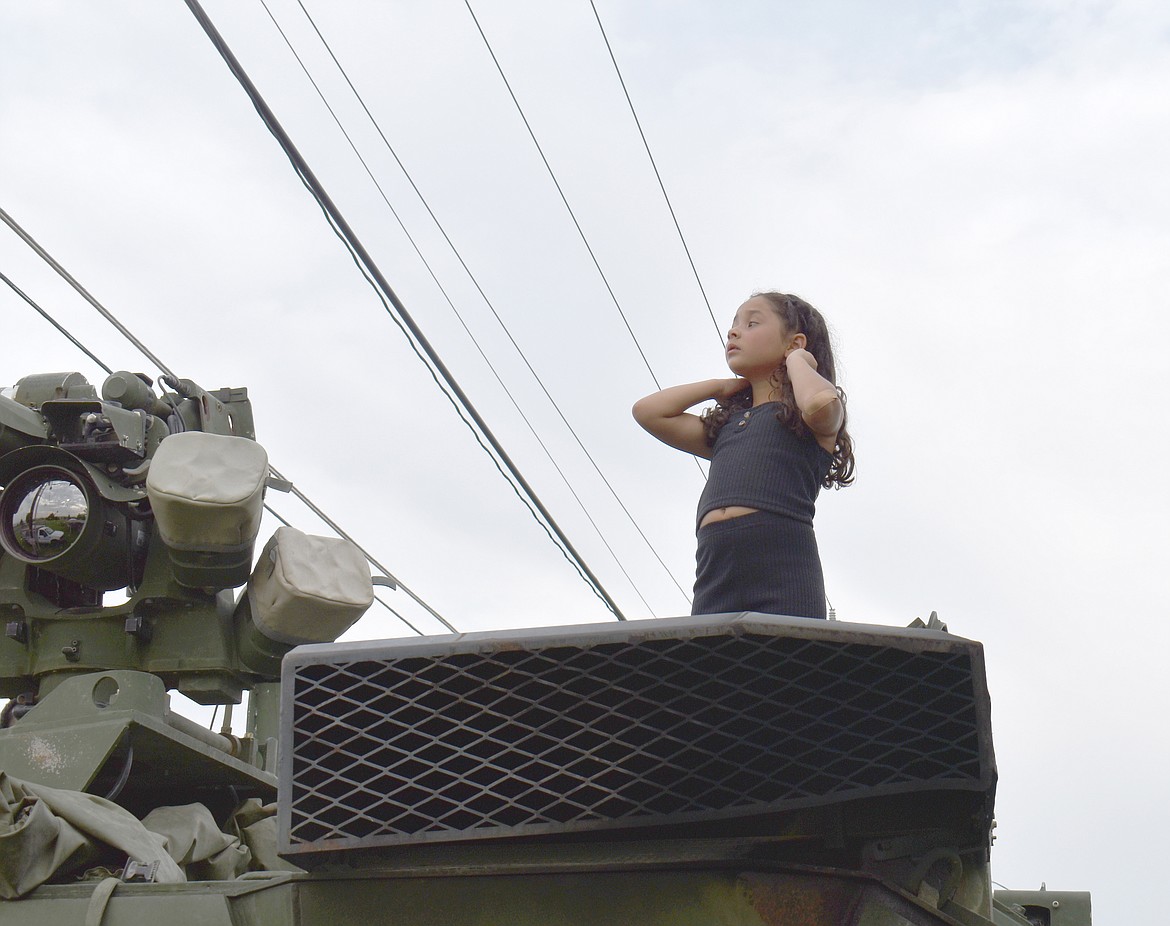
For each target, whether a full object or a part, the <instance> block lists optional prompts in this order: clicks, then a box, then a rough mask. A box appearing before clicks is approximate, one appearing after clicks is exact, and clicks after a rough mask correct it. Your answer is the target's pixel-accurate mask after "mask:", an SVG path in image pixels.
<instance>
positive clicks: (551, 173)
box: [463, 0, 662, 389]
mask: <svg viewBox="0 0 1170 926" xmlns="http://www.w3.org/2000/svg"><path fill="white" fill-rule="evenodd" d="M463 2H464V5H465V6H466V7H467V12H468V13H470V14H471V19H472V21H473V22H474V23H475V28H476V29H478V30H479V35H480V38H482V39H483V44H484V46H485V47H486V48H487V50H488V54H489V55H491V59H492V63H493V64H495V66H496V70H497V71H499V73H500V79H501V80H503V81H504V86H505V87H506V88H507V89H508V95H509V96H510V97H511V98H512V102H513V103H514V104H515V105H516V112H518V113H519V114H520V119H521V120H522V121H523V123H524V128H526V129H527V130H528V136H529V138H531V139H532V143H533V144H534V145H535V146H536V151H537V153H538V154H539V155H540V160H541V161H543V162H544V166H545V169H546V170H547V171H548V175H549V177H551V178H552V182H553V186H555V187H556V188H557V193H559V194H560V197H561V202H562V203H564V204H565V209H567V210H568V212H569V217H570V218H571V219H572V220H573V226H574V227H575V228H576V229H577V234H578V235H580V236H581V241H582V243H583V244H584V245H585V250H586V251H588V252H589V257H590V259H591V260H592V261H593V266H594V267H596V268H597V272H598V274H599V275H600V276H601V281H602V283H604V284H605V290H606V292H608V293H609V298H610V299H612V300H613V304H614V308H616V309H617V311H618V315H620V316H621V317H622V322H623V323H624V324H625V326H626V331H628V332H629V333H630V338H631V339H632V340H633V342H634V346H635V347H636V348H637V349H638V354H639V355H640V356H641V357H642V362H643V363H644V364H645V365H646V370H647V371H648V372H649V373H650V378H651V379H652V380H654V385H655V386H656V387H657V388H659V389H661V388H662V384H661V383H659V382H658V377H657V376H655V375H654V370H653V368H652V367H651V366H650V361H649V360H647V359H646V352H645V351H643V350H642V345H641V344H640V343H638V336H637V335H635V334H634V329H633V328H631V327H630V320H629V319H628V318H626V313H625V312H623V311H622V307H621V303H619V302H618V298H617V296H616V295H615V294H614V291H613V287H611V286H610V285H609V279H608V278H607V277H606V275H605V271H604V270H602V269H601V264H600V263H599V262H598V260H597V255H596V254H594V253H593V248H592V246H590V244H589V239H588V238H587V237H585V230H584V229H583V228H581V223H580V222H578V221H577V215H576V213H574V212H573V207H572V206H570V205H569V199H568V197H567V196H565V191H564V190H563V189H561V184H560V181H558V180H557V175H556V173H555V172H554V171H553V169H552V165H551V164H549V162H548V158H547V157H545V155H544V149H543V148H542V147H541V146H540V142H539V141H537V138H536V133H535V132H534V131H533V130H532V126H531V125H530V124H529V122H528V117H527V116H526V115H524V109H523V107H522V106H521V105H520V101H519V100H518V99H517V98H516V94H515V92H514V91H513V90H512V85H511V84H510V83H509V82H508V77H507V75H506V74H505V73H504V69H503V67H501V66H500V61H499V59H498V58H497V57H496V53H495V52H494V51H493V50H492V45H491V42H489V41H488V37H487V35H486V34H485V33H484V31H483V26H481V25H480V24H479V19H477V18H476V15H475V10H473V9H472V8H471V2H470V0H463Z"/></svg>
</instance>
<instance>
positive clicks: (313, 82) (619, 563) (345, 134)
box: [260, 0, 685, 613]
mask: <svg viewBox="0 0 1170 926" xmlns="http://www.w3.org/2000/svg"><path fill="white" fill-rule="evenodd" d="M299 2H300V0H298V3H299ZM260 5H261V6H262V7H264V12H266V13H267V14H268V18H269V19H270V20H272V25H273V26H275V27H276V31H277V32H279V33H280V37H281V38H282V39H284V43H285V45H287V46H288V50H289V52H290V53H291V54H292V56H293V57H294V58H295V59H296V62H297V64H298V65H300V68H301V70H302V71H303V72H304V75H305V78H306V79H307V80H308V81H309V83H310V84H311V85H312V87H313V90H314V91H316V93H317V96H318V97H319V98H320V100H321V104H322V105H323V106H324V107H325V109H326V110H327V111H328V113H329V115H330V116H331V117H332V119H333V121H334V123H335V124H336V125H337V128H338V131H340V132H341V134H342V136H343V137H344V138H345V140H346V142H347V143H348V144H349V147H350V149H351V150H352V151H353V153H354V156H355V157H356V158H357V159H358V161H359V162H360V163H361V165H362V167H363V169H364V170H365V172H366V175H367V176H368V177H369V178H370V182H371V183H373V184H374V188H375V189H376V190H377V191H378V195H379V196H381V198H382V202H384V203H385V204H386V208H387V209H389V210H390V214H391V215H392V216H394V220H395V221H396V222H397V223H398V227H399V228H400V229H402V234H403V235H405V236H406V240H407V241H408V242H410V246H411V248H413V249H414V253H415V254H416V255H418V259H419V260H420V261H422V265H423V266H424V267H425V268H426V270H427V273H428V274H429V275H430V277H431V280H432V281H433V282H434V284H435V286H436V288H438V290H439V292H440V293H441V294H442V296H443V299H444V300H445V301H446V303H447V305H448V306H449V307H450V309H451V311H452V313H454V315H455V318H456V319H457V320H458V321H459V324H460V325H461V326H462V327H463V330H464V332H466V334H467V337H468V338H470V340H471V343H472V344H473V345H475V349H476V351H477V352H478V353H479V356H480V357H481V358H482V359H483V362H484V363H485V364H487V368H488V369H489V370H491V373H492V376H494V377H495V379H496V382H497V383H499V385H500V388H501V389H503V390H504V394H505V395H506V396H507V397H508V400H509V401H510V402H511V403H512V407H513V408H514V409H516V412H517V414H519V415H520V418H521V419H522V420H523V421H524V424H525V425H526V426H527V427H528V430H529V432H530V433H531V434H532V436H533V438H534V439H535V440H536V442H537V443H538V444H539V445H540V449H541V450H543V451H544V455H545V456H546V457H547V458H548V461H549V463H551V464H552V466H553V469H555V470H556V471H557V475H559V476H560V477H561V481H562V482H563V483H564V484H565V488H567V489H568V490H569V492H570V494H571V495H572V496H573V498H574V500H575V501H576V502H577V505H578V507H580V509H581V511H582V513H584V515H585V517H586V518H587V519H588V520H589V523H590V524H591V525H592V526H593V530H594V532H595V533H596V534H597V536H598V537H599V538H600V540H601V542H602V543H603V544H604V545H605V548H606V549H607V550H608V551H609V554H610V556H611V557H612V558H613V561H614V562H615V563H616V564H617V567H618V569H620V570H621V572H622V574H623V575H624V576H625V577H626V581H628V582H629V583H630V587H631V588H632V589H633V590H634V593H635V594H636V595H637V596H638V597H639V598H640V599H641V600H642V603H643V604H644V605H646V608H647V609H648V610H650V611H651V613H653V610H652V609H651V608H650V603H649V602H648V601H647V600H646V598H645V596H644V595H643V594H642V591H641V589H639V588H638V586H637V584H636V583H635V582H634V580H633V577H631V576H630V574H629V572H628V571H627V570H626V567H625V565H624V564H623V563H622V561H621V559H619V558H618V556H617V554H616V553H615V552H614V550H613V547H612V546H610V543H609V540H607V539H606V537H605V534H604V533H602V531H601V528H600V527H599V526H598V524H597V521H596V520H594V518H593V515H592V514H590V512H589V509H588V508H586V507H585V503H584V501H582V499H581V496H580V495H578V494H577V490H576V489H574V488H573V485H572V483H570V482H569V479H568V477H567V476H566V475H565V473H564V470H562V469H561V467H560V464H559V463H557V461H556V459H555V458H554V457H553V455H552V452H551V451H550V450H549V449H548V446H547V445H546V444H545V442H544V440H543V438H541V436H540V434H538V433H537V431H536V428H535V427H533V425H532V422H531V421H530V420H529V418H528V416H527V415H526V414H525V413H524V410H523V409H522V408H521V407H520V403H519V402H517V401H516V397H515V396H514V395H512V391H511V390H510V389H509V388H508V386H507V384H506V383H505V382H504V380H503V377H501V376H500V374H499V372H498V371H497V370H496V368H495V365H494V364H493V363H492V362H491V360H489V359H488V356H487V354H486V353H485V352H484V350H483V348H482V347H481V346H480V343H479V340H478V339H477V338H476V337H475V335H474V334H473V333H472V331H471V328H470V327H468V324H467V322H466V321H465V320H464V318H463V315H462V313H460V311H459V309H458V308H456V306H455V302H454V301H453V300H452V299H451V296H450V295H449V294H448V292H447V289H446V287H444V286H443V284H442V283H440V282H439V277H438V275H437V274H436V273H435V271H434V268H433V267H431V264H430V261H428V260H427V258H426V256H425V255H424V254H423V252H422V249H421V248H420V247H419V246H418V242H416V241H415V239H414V236H413V235H411V233H410V230H409V229H408V228H407V227H406V223H405V222H403V221H402V217H401V216H400V215H399V214H398V210H397V209H395V208H394V206H393V205H392V204H391V202H390V199H389V198H388V197H387V196H386V192H385V190H383V189H382V184H380V183H379V182H378V178H377V177H375V176H374V173H373V171H372V170H370V166H369V164H367V163H366V159H365V158H364V157H363V156H362V153H361V151H359V150H358V147H357V145H356V144H355V143H354V140H353V138H352V137H351V136H350V134H349V132H348V131H346V128H345V126H344V125H342V123H341V119H340V118H338V116H337V113H336V112H335V111H334V109H333V107H332V105H330V103H329V100H328V99H326V97H325V94H324V93H323V92H322V90H321V87H320V86H319V85H318V83H317V81H316V80H315V79H314V78H313V75H312V74H311V73H309V69H308V67H307V66H306V65H305V62H304V61H303V60H302V58H301V56H300V54H298V52H297V50H296V48H294V47H293V44H292V42H291V41H289V38H288V35H287V34H285V31H284V29H283V28H281V25H280V23H279V22H278V21H277V20H276V17H275V16H273V15H272V10H270V9H269V7H268V4H267V3H266V2H265V0H260ZM300 7H301V9H302V10H303V11H304V13H305V18H306V19H308V20H309V23H310V24H311V25H312V26H313V29H314V31H316V33H317V36H318V38H320V40H321V44H322V45H324V46H325V49H326V51H328V52H329V55H330V57H331V58H332V59H333V63H334V64H335V65H336V66H337V69H338V70H339V71H340V72H341V75H342V76H343V77H344V78H345V80H346V83H348V84H349V87H350V90H351V91H353V94H354V96H355V97H356V98H357V100H358V102H359V103H360V104H361V106H362V108H363V109H365V111H366V115H367V116H368V117H369V119H370V122H371V123H373V125H374V128H375V129H376V130H377V131H378V134H379V135H381V136H382V141H383V142H384V143H385V145H386V148H387V149H388V150H389V152H390V154H391V155H393V157H394V160H395V161H397V162H398V166H399V168H400V169H401V170H402V173H403V174H404V175H405V176H406V179H407V181H409V183H410V185H411V187H413V188H414V192H415V194H416V195H417V196H418V198H419V200H420V201H421V202H422V204H423V206H424V207H425V208H426V210H427V212H428V213H430V216H431V219H432V220H433V221H434V223H435V225H436V226H437V227H438V229H439V231H440V233H442V235H443V237H444V238H445V239H446V240H447V244H448V245H450V247H451V250H452V251H453V252H454V253H455V256H456V258H458V259H459V262H460V263H461V264H463V268H464V270H466V271H467V274H468V276H470V277H471V281H472V283H474V284H475V286H476V288H477V289H478V288H479V282H478V281H477V280H476V279H475V277H474V276H473V275H472V274H471V271H470V269H468V267H467V265H466V264H465V263H463V257H462V256H461V255H460V254H459V251H458V250H456V248H455V245H454V244H453V243H452V242H451V239H450V238H449V237H448V236H447V232H446V230H445V229H444V228H443V226H442V225H441V224H440V223H439V220H438V218H437V217H436V216H435V214H434V212H432V211H431V207H430V205H429V204H428V203H427V201H426V199H425V198H424V197H423V195H422V193H421V192H420V191H419V189H418V187H417V186H415V183H414V180H413V178H412V177H411V176H410V173H409V172H408V171H407V170H406V167H405V165H403V163H402V161H401V160H400V159H399V158H398V154H397V153H396V152H395V151H394V148H393V147H392V146H391V145H390V142H389V141H388V140H387V139H386V135H385V133H383V132H382V128H381V126H380V125H378V122H377V120H376V119H374V116H373V114H372V113H371V112H370V111H369V109H368V108H367V107H366V103H365V100H363V99H362V97H361V94H359V93H358V91H357V88H356V87H354V85H353V83H352V82H351V81H350V79H349V75H348V74H346V72H345V68H343V67H342V66H341V62H340V61H338V60H337V56H336V55H334V54H333V49H332V48H330V46H329V43H328V42H327V41H326V40H325V37H324V36H323V35H322V34H321V30H320V29H318V28H317V24H316V23H315V22H314V21H313V17H312V16H310V15H309V11H308V10H307V9H305V5H304V4H303V3H300ZM480 294H481V295H483V290H482V289H480ZM483 298H484V301H485V302H486V301H487V296H484V297H483ZM488 307H489V308H491V309H492V313H493V314H495V309H494V308H492V306H491V303H490V302H488ZM496 319H497V321H499V316H498V315H497V316H496ZM500 324H501V326H503V322H502V321H501V322H500ZM504 332H505V333H506V334H508V336H509V338H510V337H511V334H510V333H509V332H508V329H507V328H506V327H505V328H504ZM512 343H513V345H514V346H515V343H516V342H515V341H513V342H512ZM516 349H517V351H519V350H520V349H519V347H517V348H516ZM520 356H521V359H523V360H524V362H525V363H527V362H528V361H527V358H526V357H524V354H523V352H520ZM529 369H530V370H531V367H529ZM533 375H534V376H535V375H536V374H535V373H533ZM537 382H538V383H540V379H539V377H537ZM540 385H541V388H542V389H543V388H544V384H543V383H540ZM545 395H548V390H545ZM549 401H552V397H551V396H550V397H549ZM553 407H554V408H556V403H555V402H553ZM557 412H558V413H559V412H560V409H559V408H557ZM561 418H562V420H564V416H563V415H562V416H561ZM566 424H567V422H566ZM570 430H572V429H571V428H570ZM574 436H575V435H574ZM578 443H580V441H578ZM594 465H595V466H596V464H594ZM602 478H603V479H604V478H605V477H604V476H602ZM610 491H612V489H611V490H610ZM619 504H620V499H619ZM636 526H637V525H635V527H636ZM672 578H673V577H672ZM676 584H677V583H676ZM684 594H685V593H684Z"/></svg>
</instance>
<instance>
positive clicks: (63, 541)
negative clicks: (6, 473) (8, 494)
mask: <svg viewBox="0 0 1170 926" xmlns="http://www.w3.org/2000/svg"><path fill="white" fill-rule="evenodd" d="M15 488H16V489H17V492H18V495H17V498H16V499H14V501H15V505H13V506H12V507H9V506H8V505H5V508H8V510H9V511H10V512H11V513H12V514H11V517H12V523H11V533H10V534H9V537H10V538H11V539H13V540H15V541H16V545H17V547H18V548H19V549H20V550H21V552H23V553H24V554H25V556H27V557H28V558H29V559H35V560H46V559H52V558H53V557H55V556H60V555H61V554H62V553H64V552H65V551H66V550H68V549H69V547H70V546H72V545H73V542H74V541H75V540H76V539H77V538H78V537H80V536H81V532H82V531H83V530H84V529H85V522H86V518H88V517H89V502H88V501H87V500H86V497H85V492H84V491H83V490H82V488H81V487H80V486H79V485H77V484H76V483H75V482H71V481H69V480H68V479H57V478H49V479H45V480H43V481H41V482H36V483H33V484H30V485H29V486H28V488H27V489H25V488H24V487H22V486H16V487H15Z"/></svg>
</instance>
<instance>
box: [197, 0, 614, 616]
mask: <svg viewBox="0 0 1170 926" xmlns="http://www.w3.org/2000/svg"><path fill="white" fill-rule="evenodd" d="M186 3H187V6H188V8H189V9H190V10H191V12H192V14H193V15H194V16H195V18H196V20H197V21H198V22H199V24H200V25H201V26H202V27H203V30H204V32H206V33H207V36H208V38H209V39H210V40H211V42H212V44H213V45H214V46H215V48H216V50H217V51H218V52H219V54H220V56H221V57H222V58H223V60H224V62H225V63H226V64H227V66H228V68H229V69H230V70H231V72H232V74H233V75H234V76H235V78H236V80H237V82H238V83H239V84H240V86H241V87H242V88H243V89H244V91H245V93H247V95H248V97H249V99H250V100H251V102H252V105H253V107H254V108H255V109H256V112H257V113H258V114H259V116H260V118H261V120H262V121H263V122H264V124H265V126H266V127H267V128H268V130H269V132H271V133H272V135H273V136H274V137H275V138H276V140H277V141H278V143H279V144H280V146H281V148H282V149H283V150H284V152H285V155H286V156H287V157H288V159H289V161H290V163H291V164H292V166H293V169H294V170H295V171H296V173H297V175H298V177H299V178H300V180H301V182H302V183H303V184H304V185H305V187H306V188H307V189H308V190H309V191H310V193H311V194H312V195H313V197H314V199H316V201H317V203H318V205H319V206H320V208H321V210H322V212H323V213H324V214H325V216H326V218H327V219H328V220H329V223H330V225H331V227H333V229H334V231H335V233H336V234H337V235H338V237H339V238H340V239H341V240H342V241H343V243H344V244H345V245H346V247H347V249H348V250H349V251H350V254H351V257H352V258H353V259H354V261H355V263H357V264H358V266H359V269H361V271H362V273H363V275H364V276H365V277H366V279H367V280H368V281H369V282H370V283H371V285H372V286H374V288H375V291H376V292H377V293H378V296H379V298H380V299H381V300H382V303H383V306H384V307H385V308H386V311H387V313H388V314H390V316H391V318H393V319H394V320H395V323H396V324H398V325H399V326H400V327H402V328H403V330H404V332H405V331H406V330H409V332H410V335H411V337H409V338H408V342H409V343H410V345H411V348H412V349H413V350H414V351H415V352H416V354H418V355H419V357H420V359H422V356H423V354H425V355H426V358H427V359H428V360H429V361H430V362H429V364H426V366H427V369H428V371H429V372H430V374H431V376H432V378H434V379H435V382H436V383H440V379H439V377H440V376H441V377H442V383H445V384H446V386H447V388H448V389H449V390H450V392H448V391H447V390H446V389H444V390H443V394H444V396H446V397H447V399H448V401H450V402H451V403H452V405H453V406H454V407H455V408H456V411H457V412H459V411H460V409H462V410H465V411H466V412H467V414H468V415H470V416H471V418H472V419H473V420H474V422H475V425H476V427H475V428H473V429H472V432H473V434H474V436H475V438H476V440H477V441H478V442H479V443H480V444H481V446H482V445H483V440H486V441H488V443H489V444H490V445H491V448H492V450H493V451H494V452H495V455H494V456H493V455H492V454H490V453H489V456H491V458H492V461H493V463H495V465H496V467H497V468H498V469H500V471H501V473H504V468H505V467H506V468H507V471H508V473H510V474H511V476H512V479H513V480H515V481H514V482H513V481H512V480H509V485H511V486H512V488H513V491H514V492H516V494H517V496H518V497H520V498H521V500H525V499H526V501H525V503H526V504H528V503H529V502H530V503H531V504H528V507H529V510H530V511H532V512H533V516H534V517H537V515H536V512H537V511H539V515H540V516H539V517H537V521H538V523H540V524H541V526H542V527H543V528H544V530H545V531H546V532H547V533H548V534H549V536H550V537H554V535H555V540H557V541H559V543H558V547H559V548H560V550H561V553H562V555H564V556H565V558H566V559H567V560H568V561H569V563H570V564H571V565H573V566H574V568H576V569H577V571H578V573H579V574H580V575H581V577H582V579H584V580H585V581H586V583H587V584H588V585H589V586H590V588H591V589H592V590H593V593H594V594H595V595H597V597H598V598H599V599H601V601H602V602H603V603H604V604H605V605H606V607H607V608H609V609H610V611H611V612H612V613H613V615H614V616H615V617H616V618H617V619H618V620H625V616H624V615H623V614H622V613H621V610H620V609H619V608H618V606H617V603H616V602H615V601H614V600H613V598H611V597H610V595H609V593H608V592H607V591H606V590H605V587H604V586H603V585H602V584H601V581H600V580H599V579H598V578H597V577H596V576H595V575H594V574H593V572H592V570H591V569H590V568H589V566H588V565H587V564H586V563H585V561H584V560H583V559H582V558H581V555H580V554H579V553H578V552H577V550H576V548H574V547H573V545H572V543H571V542H570V541H569V539H568V537H566V536H565V534H564V532H563V531H562V530H561V528H560V525H558V524H557V523H556V520H555V519H554V518H553V517H552V515H551V514H550V513H549V511H548V509H547V508H545V506H544V503H543V502H541V501H540V499H539V497H538V496H537V495H536V493H535V491H534V490H533V489H532V487H531V486H530V485H529V484H528V481H527V480H526V479H525V478H524V477H523V475H522V474H521V473H520V471H519V469H517V467H516V465H515V463H513V462H512V459H511V457H509V456H508V454H507V452H506V451H505V450H504V448H503V447H502V446H501V445H500V443H499V441H498V440H497V439H496V437H495V435H494V434H493V433H492V431H491V429H490V428H489V427H488V425H487V422H486V421H484V420H483V418H482V416H481V415H480V414H479V412H478V411H477V410H476V408H475V406H474V405H473V404H472V402H471V400H470V399H469V398H468V396H467V394H466V393H465V392H464V391H463V389H462V387H461V386H460V385H459V384H458V382H457V381H456V380H455V378H454V376H453V375H452V374H451V371H450V370H449V369H448V368H447V366H446V364H444V363H443V361H442V360H441V359H440V357H439V356H438V354H437V353H436V352H435V350H434V348H433V347H432V346H431V344H430V342H429V341H428V340H427V339H426V336H425V335H424V334H423V333H422V330H421V329H420V328H419V327H418V325H417V324H416V323H415V321H414V319H413V318H412V317H411V315H410V313H409V312H408V311H407V309H406V306H405V305H403V303H402V301H401V300H400V299H399V298H398V296H397V294H396V293H395V292H394V290H393V289H392V288H391V286H390V284H389V283H388V282H387V281H386V278H385V277H384V276H383V275H382V271H381V270H380V269H379V268H378V266H377V264H376V263H375V262H374V260H373V258H372V257H371V256H370V254H369V252H367V251H366V249H365V246H364V245H363V244H362V243H361V241H360V239H359V238H358V237H357V235H356V234H355V233H354V231H353V229H352V228H350V226H349V223H348V222H347V221H346V220H345V217H344V216H343V215H342V214H341V211H340V210H339V209H338V208H337V206H336V204H334V202H333V200H332V199H331V198H330V197H329V194H328V193H326V191H325V189H324V187H323V186H322V185H321V183H320V181H319V180H318V179H317V177H316V175H315V174H314V173H313V171H312V170H311V169H310V168H309V165H308V163H307V162H306V161H305V159H304V158H303V157H302V156H301V153H300V151H298V150H297V148H296V146H295V145H294V144H293V142H292V139H291V138H289V136H288V133H287V132H285V131H284V128H283V127H282V126H281V124H280V122H279V121H278V120H277V118H276V115H275V114H274V113H273V112H272V110H271V109H270V108H269V106H268V104H267V103H266V102H265V101H264V98H263V97H262V96H261V95H260V92H259V90H257V88H256V86H255V84H253V83H252V80H251V78H249V77H248V75H247V73H246V72H245V71H244V69H243V67H242V66H241V64H240V62H239V61H238V60H237V59H236V57H235V55H234V54H233V53H232V51H231V49H230V48H229V47H228V46H227V43H226V42H225V41H224V39H223V36H221V35H220V34H219V31H218V30H217V29H216V28H215V26H214V24H213V23H212V22H211V20H210V19H209V18H208V16H207V14H206V13H205V12H204V10H203V8H202V6H201V5H200V4H199V2H198V0H186ZM391 306H393V311H391V308H390V307H391ZM424 362H425V361H424ZM442 383H440V385H442ZM452 394H453V395H452ZM456 400H457V401H456ZM460 418H463V415H462V414H460ZM463 420H464V421H465V423H466V419H463ZM468 426H469V427H470V424H469V425H468ZM481 435H482V438H483V440H481ZM485 449H486V447H485ZM505 478H507V474H505ZM521 490H523V494H521ZM542 518H543V520H541V519H542Z"/></svg>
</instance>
